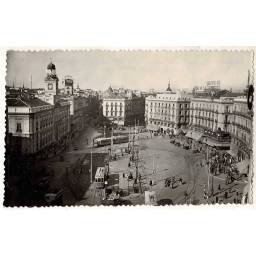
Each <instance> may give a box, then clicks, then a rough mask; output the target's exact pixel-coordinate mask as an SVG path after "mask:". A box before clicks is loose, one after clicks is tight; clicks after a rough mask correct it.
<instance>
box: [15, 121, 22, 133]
mask: <svg viewBox="0 0 256 256" xmlns="http://www.w3.org/2000/svg"><path fill="white" fill-rule="evenodd" d="M16 132H22V130H21V123H17V128H16Z"/></svg>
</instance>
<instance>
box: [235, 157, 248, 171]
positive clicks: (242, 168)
mask: <svg viewBox="0 0 256 256" xmlns="http://www.w3.org/2000/svg"><path fill="white" fill-rule="evenodd" d="M249 164H250V163H249V161H248V160H244V161H242V162H238V163H237V164H236V166H237V169H238V171H239V172H240V173H244V174H248V165H249Z"/></svg>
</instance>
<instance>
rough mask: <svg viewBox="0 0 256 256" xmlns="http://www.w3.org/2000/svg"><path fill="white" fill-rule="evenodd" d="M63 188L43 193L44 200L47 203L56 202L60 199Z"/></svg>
mask: <svg viewBox="0 0 256 256" xmlns="http://www.w3.org/2000/svg"><path fill="white" fill-rule="evenodd" d="M62 196H63V190H59V191H57V192H56V191H53V192H50V193H47V194H45V195H44V200H45V201H46V203H47V204H50V205H51V204H57V203H59V201H60V202H61V201H62Z"/></svg>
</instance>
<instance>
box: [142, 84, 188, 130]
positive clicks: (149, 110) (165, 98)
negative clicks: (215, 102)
mask: <svg viewBox="0 0 256 256" xmlns="http://www.w3.org/2000/svg"><path fill="white" fill-rule="evenodd" d="M189 104H190V97H189V95H187V94H186V93H184V92H182V91H178V92H172V90H171V88H170V83H169V84H168V88H167V90H166V91H165V92H164V93H158V94H156V95H155V96H149V97H147V98H146V107H145V122H146V125H147V128H148V129H149V130H152V131H156V130H161V131H168V130H169V131H173V132H174V133H176V132H177V130H178V129H179V128H186V127H187V126H188V124H189Z"/></svg>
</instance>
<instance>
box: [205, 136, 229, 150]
mask: <svg viewBox="0 0 256 256" xmlns="http://www.w3.org/2000/svg"><path fill="white" fill-rule="evenodd" d="M202 142H203V143H205V144H207V145H209V146H210V147H215V148H229V147H230V143H226V142H220V141H216V140H213V139H211V138H203V141H202Z"/></svg>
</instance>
